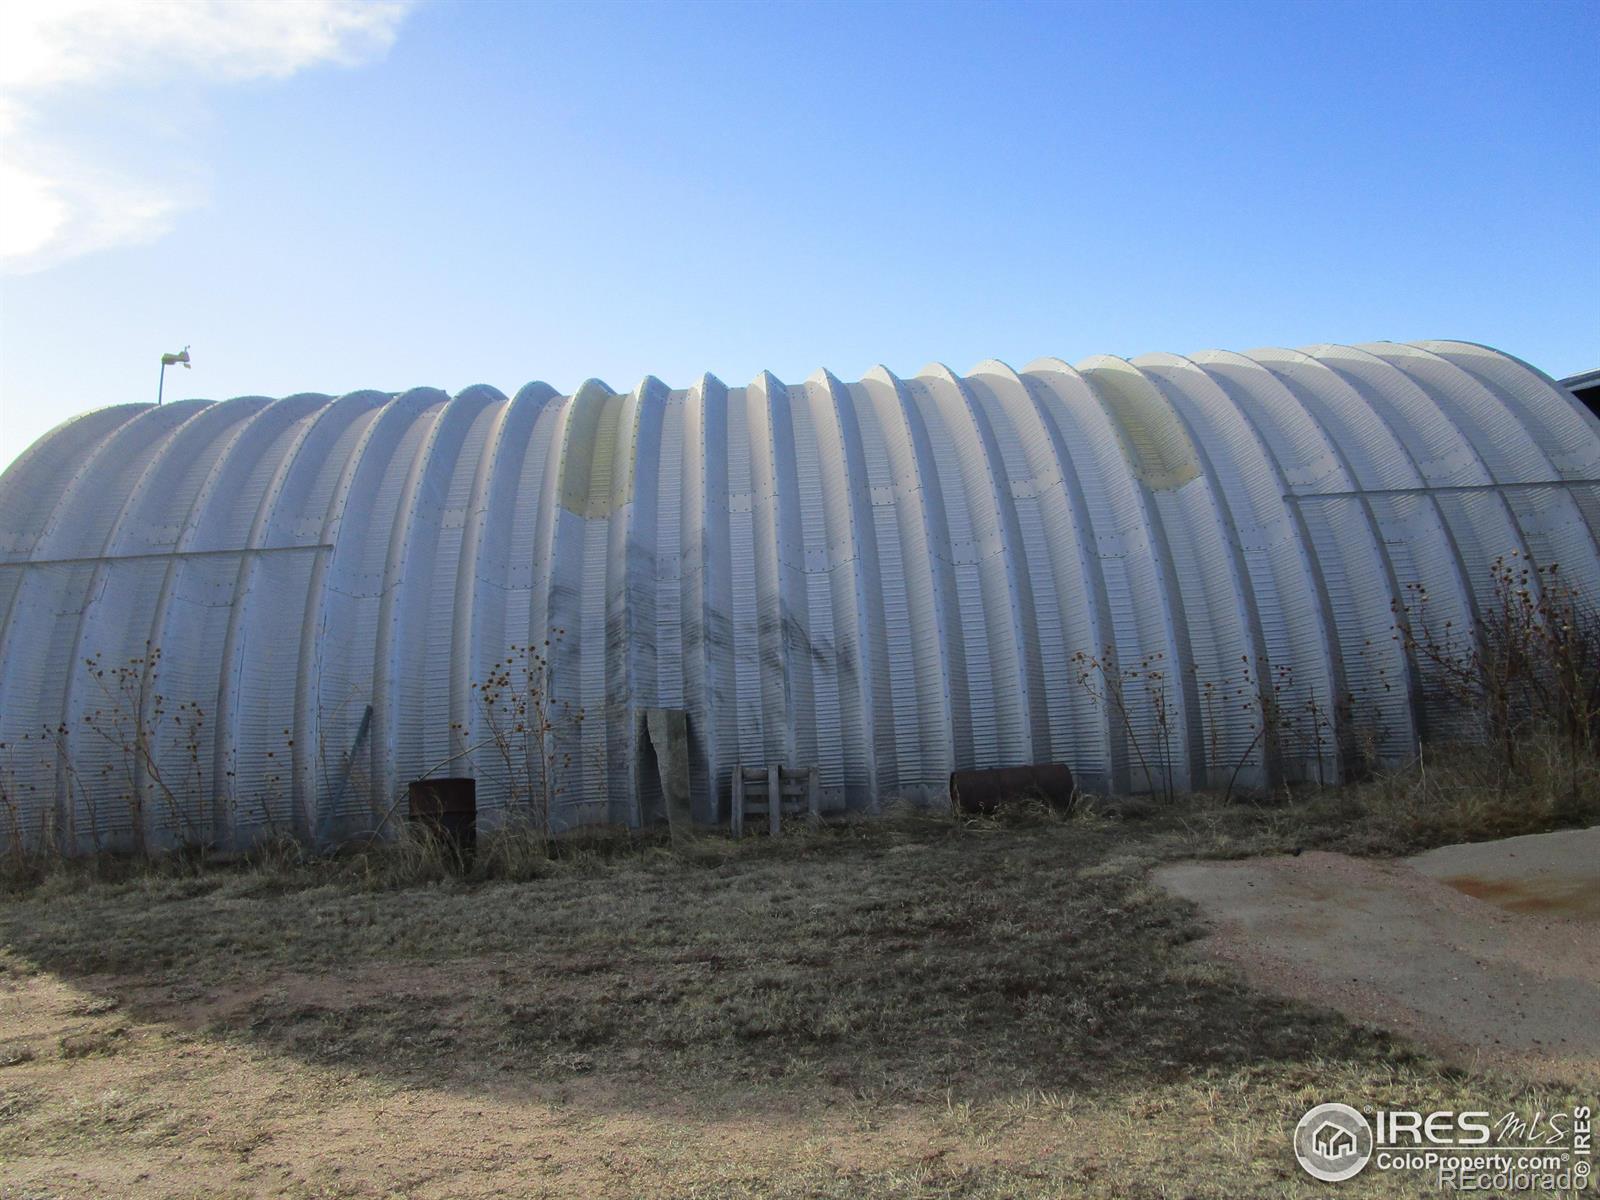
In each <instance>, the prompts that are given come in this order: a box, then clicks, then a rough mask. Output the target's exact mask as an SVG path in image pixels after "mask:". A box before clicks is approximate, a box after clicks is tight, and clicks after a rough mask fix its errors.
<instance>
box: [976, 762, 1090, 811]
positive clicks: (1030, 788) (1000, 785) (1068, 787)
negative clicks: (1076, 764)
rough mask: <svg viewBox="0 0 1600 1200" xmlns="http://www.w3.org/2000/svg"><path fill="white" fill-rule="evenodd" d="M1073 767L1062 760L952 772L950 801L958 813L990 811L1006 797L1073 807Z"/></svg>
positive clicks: (1055, 806) (1058, 806) (1061, 806)
mask: <svg viewBox="0 0 1600 1200" xmlns="http://www.w3.org/2000/svg"><path fill="white" fill-rule="evenodd" d="M1072 796H1073V786H1072V769H1071V768H1070V767H1068V766H1067V765H1066V764H1064V763H1033V764H1030V765H1027V766H1020V767H989V768H986V769H983V770H969V771H955V772H953V773H952V774H951V776H950V801H951V803H952V804H954V805H955V807H956V810H957V811H958V812H965V813H992V812H994V811H995V810H996V809H998V808H999V807H1000V806H1001V804H1003V803H1005V802H1006V801H1007V800H1030V799H1031V800H1041V801H1043V802H1044V803H1045V804H1048V805H1049V806H1050V807H1051V808H1070V807H1071V806H1072Z"/></svg>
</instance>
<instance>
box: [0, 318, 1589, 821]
mask: <svg viewBox="0 0 1600 1200" xmlns="http://www.w3.org/2000/svg"><path fill="white" fill-rule="evenodd" d="M1597 522H1600V422H1597V421H1596V420H1595V418H1594V417H1593V416H1592V414H1590V413H1588V412H1587V411H1586V410H1585V409H1584V408H1583V407H1582V406H1581V405H1580V404H1578V403H1577V402H1576V401H1575V400H1574V399H1573V398H1572V397H1571V396H1570V395H1568V394H1567V393H1565V392H1564V391H1563V390H1561V389H1560V388H1559V387H1558V386H1557V385H1556V384H1554V383H1553V382H1552V381H1551V380H1550V379H1549V378H1548V377H1546V376H1544V375H1542V374H1540V373H1539V372H1538V371H1536V370H1534V369H1533V368H1531V367H1528V366H1527V365H1526V364H1524V363H1520V362H1518V361H1517V360H1515V359H1512V358H1510V357H1508V356H1505V355H1502V354H1499V353H1497V352H1495V351H1492V350H1488V349H1485V348H1483V347H1480V346H1474V345H1471V344H1469V343H1461V342H1428V343H1420V344H1418V345H1415V346H1404V345H1394V344H1389V343H1377V344H1373V345H1369V346H1362V347H1337V346H1318V347H1313V348H1311V349H1309V350H1307V351H1287V350H1260V351H1255V352H1252V353H1251V354H1249V355H1238V354H1226V353H1220V352H1215V353H1208V354H1201V355H1196V356H1194V357H1193V358H1179V357H1176V356H1172V355H1148V356H1145V357H1143V358H1139V359H1135V360H1132V361H1125V360H1122V359H1112V358H1096V359H1091V360H1088V361H1087V362H1085V363H1084V364H1083V365H1082V367H1081V368H1080V369H1077V370H1075V369H1074V368H1072V367H1069V366H1067V365H1066V364H1065V363H1061V362H1057V361H1054V360H1041V361H1040V362H1037V363H1034V364H1032V365H1030V366H1029V367H1028V369H1027V370H1026V371H1025V372H1024V373H1023V374H1021V375H1018V374H1017V373H1015V372H1013V371H1012V370H1011V369H1010V368H1008V367H1006V366H1004V365H1003V364H1000V363H992V362H991V363H984V364H982V365H980V366H979V367H978V368H977V369H976V370H975V371H974V372H973V374H972V375H971V376H969V377H962V376H959V375H956V374H955V373H954V372H951V371H950V370H948V369H947V368H944V367H942V366H937V365H935V366H932V367H929V368H927V369H925V370H924V371H922V372H921V373H920V374H919V375H917V376H916V377H914V378H910V379H906V380H900V379H897V378H896V377H895V376H894V375H892V374H891V373H889V372H888V371H887V370H885V369H883V368H877V369H875V370H873V371H872V372H870V373H869V374H868V376H867V377H866V378H865V379H864V380H862V381H861V382H860V383H857V384H849V385H847V384H843V383H840V382H839V381H838V380H836V379H834V378H833V377H832V376H831V375H828V374H827V373H826V372H819V373H818V374H816V375H814V376H812V377H811V378H810V379H808V380H807V381H806V382H805V383H804V384H800V385H793V386H791V385H787V384H785V383H783V382H782V381H780V380H778V379H775V378H773V377H772V376H771V375H767V374H764V375H762V376H761V377H760V378H758V379H757V380H755V381H754V382H753V383H752V384H751V385H750V386H749V387H747V388H734V389H728V388H725V387H724V386H723V385H722V384H721V383H720V382H718V381H717V380H715V379H713V378H711V377H710V376H707V377H705V378H703V379H701V380H700V381H699V382H698V383H696V384H695V385H694V386H693V387H692V388H690V389H688V390H687V391H673V390H670V389H669V388H668V387H667V386H666V385H665V384H663V383H661V382H660V381H659V380H655V379H645V380H644V381H642V382H641V383H640V385H639V386H638V387H637V388H635V389H634V390H633V391H631V392H629V393H626V394H618V393H615V392H613V391H612V390H611V389H610V388H608V387H606V386H605V385H604V384H601V383H599V382H598V381H590V382H589V383H587V384H585V385H584V386H583V387H582V388H580V389H579V390H578V392H577V394H575V395H574V396H571V397H562V396H559V395H557V394H556V393H555V392H554V391H553V389H551V388H549V387H547V386H545V385H542V384H530V385H528V387H526V388H524V389H522V391H521V392H519V393H518V394H517V396H516V398H515V399H512V400H507V399H506V398H505V397H504V396H503V395H501V394H500V393H499V392H496V391H495V390H494V389H492V388H485V387H476V388H469V389H467V390H466V391H464V392H462V393H461V394H460V395H458V396H456V397H454V398H451V397H448V396H446V395H444V394H443V393H440V392H436V391H431V390H428V389H418V390H416V391H412V392H408V393H406V394H405V395H403V396H399V397H395V396H389V395H385V394H381V393H375V392H363V393H354V394H352V395H350V396H346V397H343V398H342V399H339V400H337V401H334V400H330V399H329V398H328V397H324V396H296V397H290V398H288V399H286V400H282V401H277V402H271V401H266V400H262V399H259V398H254V399H249V398H247V399H241V400H235V401H230V402H228V403H226V404H221V405H206V404H203V403H200V402H185V403H182V404H173V405H167V406H165V407H163V408H159V409H152V408H146V407H140V406H124V407H122V408H117V409H107V410H104V411H103V412H100V413H94V414H89V415H87V416H84V417H81V418H78V419H76V420H74V421H71V422H68V423H67V424H66V425H63V426H62V427H60V428H59V429H57V430H56V431H54V432H53V433H51V434H49V435H47V436H46V437H45V438H44V439H42V440H41V441H40V442H39V443H38V444H37V445H36V446H35V447H33V448H32V449H30V450H29V451H28V453H26V454H25V455H23V457H22V458H20V459H19V460H18V461H17V462H16V463H15V464H14V465H13V466H12V467H11V468H10V469H9V470H8V471H7V473H6V474H5V476H4V477H3V478H0V621H3V624H0V740H3V741H4V742H5V749H4V750H3V751H0V784H3V785H4V788H5V797H6V806H5V808H6V812H5V817H4V820H3V821H0V838H7V837H12V836H25V837H30V838H32V837H39V836H45V835H47V834H48V835H50V836H55V837H57V838H60V839H64V840H65V842H66V843H67V844H69V845H76V846H78V847H79V848H81V849H89V848H92V847H94V846H97V845H98V846H107V845H131V844H138V843H141V842H142V843H144V844H151V845H161V844H170V843H173V842H177V841H186V840H211V841H215V842H221V843H234V844H244V843H247V842H249V841H251V840H252V839H254V838H257V837H260V836H263V835H264V834H268V833H283V832H294V833H296V834H298V835H300V836H307V837H314V838H321V839H334V838H338V837H341V836H345V835H348V834H350V833H352V832H356V831H360V830H365V829H370V828H373V827H374V826H376V825H377V824H378V823H379V822H380V821H381V820H382V819H383V816H384V814H385V813H386V812H387V811H388V810H389V809H390V808H391V807H392V806H393V805H394V804H395V803H396V800H397V799H398V797H399V795H400V792H401V790H402V788H403V785H404V784H405V782H406V781H407V780H408V779H409V778H410V777H411V776H413V775H416V774H420V773H422V772H424V771H427V770H430V769H437V768H443V767H448V768H449V770H450V771H451V772H452V773H470V774H475V775H477V776H479V778H480V780H481V781H482V788H481V791H480V801H481V803H482V805H483V808H484V812H485V819H486V820H489V821H493V820H496V819H506V814H504V813H503V812H502V809H503V806H504V804H505V803H506V801H507V799H508V797H510V796H511V795H512V794H513V792H514V791H515V788H514V786H513V785H514V782H515V781H514V780H513V779H512V778H510V777H507V776H506V771H507V770H508V769H511V768H507V767H506V765H505V762H504V759H503V756H502V755H501V754H500V753H499V751H498V749H496V748H493V747H491V746H489V744H488V740H487V735H488V733H489V727H488V724H487V722H486V719H485V713H484V712H483V701H482V699H481V696H480V694H479V692H478V691H477V689H475V687H474V684H477V683H481V682H483V681H484V680H485V679H487V678H488V677H489V676H490V675H491V674H493V672H494V671H495V669H496V664H503V663H505V662H507V661H508V660H510V661H511V662H512V663H513V665H514V671H515V672H518V673H520V672H522V671H523V670H524V669H525V668H526V666H527V663H528V661H529V659H528V657H527V651H526V650H524V649H523V648H525V647H526V648H529V649H531V651H532V652H533V653H535V654H541V655H545V656H546V657H548V660H549V664H550V666H549V672H548V677H547V678H544V679H541V680H539V681H537V682H538V683H540V684H545V685H548V688H549V696H548V700H547V702H546V708H547V711H548V713H549V714H550V715H551V717H552V718H553V719H554V721H555V723H556V725H557V729H556V732H555V734H554V737H553V741H554V757H555V759H556V765H557V778H556V779H555V780H554V785H555V787H556V788H557V789H558V792H557V795H556V796H555V803H554V806H553V812H552V820H553V823H554V824H556V825H557V826H570V825H574V824H580V823H586V822H596V821H609V822H625V823H631V822H637V821H638V820H640V819H641V813H640V811H639V806H638V799H637V796H638V792H639V786H640V780H639V769H640V764H639V759H638V756H637V755H638V747H637V745H636V738H637V736H638V728H639V726H638V713H639V711H640V710H641V709H642V708H645V707H672V708H677V707H681V708H684V709H686V710H687V711H688V713H689V734H690V742H691V745H690V778H691V788H692V791H693V798H694V805H695V811H696V814H697V816H698V817H699V818H700V819H702V820H713V819H716V818H717V817H718V816H719V815H720V814H722V813H724V812H725V811H726V807H725V797H726V794H727V790H728V777H729V773H730V772H731V771H732V769H733V766H734V764H735V763H736V762H739V761H741V760H742V761H745V762H761V763H771V762H782V763H784V764H785V765H789V766H796V767H805V766H812V765H815V766H817V767H819V768H820V772H821V779H822V781H823V784H824V788H825V791H826V793H827V795H828V798H829V803H830V804H834V805H843V806H848V807H852V808H860V809H868V810H875V809H877V808H878V807H880V806H881V805H882V804H884V803H886V802H889V801H892V800H895V799H897V798H901V797H905V798H910V799H913V800H920V801H926V800H928V799H930V798H937V797H939V796H942V794H943V791H944V788H945V784H946V781H947V779H948V776H949V772H950V771H951V770H952V769H955V768H966V767H978V766H994V765H1004V764H1014V763H1021V762H1030V761H1058V762H1065V763H1067V764H1069V765H1071V766H1072V767H1073V769H1074V771H1075V772H1076V773H1077V774H1078V777H1079V778H1080V779H1081V780H1082V781H1084V782H1085V783H1086V784H1088V785H1089V786H1094V787H1111V788H1125V789H1140V788H1143V787H1146V786H1153V787H1163V786H1166V785H1167V784H1168V783H1170V784H1171V785H1173V786H1177V787H1184V786H1189V785H1191V784H1195V785H1198V784H1201V783H1204V782H1208V781H1209V782H1212V783H1216V782H1219V781H1220V776H1221V775H1222V774H1227V775H1229V776H1231V774H1232V768H1233V766H1234V764H1236V763H1240V762H1243V763H1245V764H1246V766H1247V769H1248V771H1249V772H1253V773H1254V776H1255V777H1256V778H1258V779H1266V778H1269V777H1271V776H1272V775H1273V774H1274V773H1275V772H1278V771H1285V772H1288V773H1290V774H1298V775H1312V774H1316V775H1320V776H1322V777H1324V778H1337V777H1338V773H1339V771H1340V770H1341V769H1342V768H1343V767H1344V766H1345V765H1346V764H1347V763H1348V762H1349V761H1350V760H1351V759H1352V756H1358V757H1365V756H1368V755H1370V754H1371V753H1373V752H1376V753H1377V754H1378V756H1379V757H1381V758H1389V759H1396V758H1400V757H1402V756H1404V755H1405V754H1407V753H1410V752H1411V751H1412V748H1413V747H1414V745H1415V742H1416V740H1417V738H1419V737H1438V736H1442V735H1448V734H1451V733H1452V732H1455V731H1453V730H1452V729H1450V728H1448V727H1446V728H1441V727H1440V726H1439V724H1438V722H1437V721H1436V720H1435V721H1434V722H1433V723H1432V724H1431V725H1430V723H1429V722H1428V721H1427V720H1424V717H1425V716H1426V715H1427V714H1426V713H1425V711H1424V708H1423V705H1422V703H1421V701H1422V698H1423V697H1424V696H1425V695H1427V693H1428V692H1429V690H1430V688H1434V687H1436V686H1437V684H1438V678H1437V667H1435V666H1432V665H1430V664H1429V663H1427V662H1418V661H1415V659H1414V658H1413V657H1412V656H1410V655H1408V654H1407V653H1406V652H1405V649H1404V644H1403V642H1401V641H1399V640H1397V639H1396V638H1395V637H1394V636H1393V632H1394V631H1393V625H1394V621H1395V615H1394V614H1395V609H1396V608H1397V607H1398V608H1399V609H1401V610H1402V611H1405V612H1408V613H1409V619H1411V620H1412V621H1413V622H1414V623H1422V622H1426V623H1427V624H1428V625H1429V627H1430V629H1431V630H1432V631H1433V632H1434V633H1436V634H1437V633H1439V632H1441V631H1443V630H1444V629H1445V627H1446V625H1448V627H1449V629H1450V630H1452V633H1451V634H1450V635H1449V636H1452V637H1456V638H1458V639H1459V638H1465V637H1467V636H1469V631H1470V629H1471V627H1472V622H1473V620H1474V617H1475V615H1476V613H1477V612H1478V611H1480V610H1481V609H1482V608H1483V607H1484V605H1485V604H1486V603H1487V602H1488V601H1490V600H1491V599H1492V597H1493V578H1492V572H1493V569H1494V564H1495V563H1496V561H1497V560H1510V561H1514V562H1531V563H1533V564H1535V565H1540V566H1548V565H1550V564H1552V563H1559V564H1560V570H1561V573H1562V575H1563V577H1564V578H1566V579H1567V580H1568V581H1570V582H1572V583H1575V584H1576V585H1578V586H1579V587H1580V588H1582V589H1584V590H1586V592H1587V594H1588V595H1589V596H1590V597H1591V598H1600V526H1597ZM147 643H148V645H149V646H150V647H151V648H153V649H159V651H160V656H159V664H157V665H151V663H150V662H149V661H148V660H149V659H150V657H151V656H150V655H148V654H147V653H146V645H147ZM90 658H93V659H94V660H95V661H96V662H97V663H98V664H99V665H100V668H102V669H107V670H108V676H95V675H92V674H91V673H90V672H89V671H88V670H87V669H86V668H85V667H84V663H85V660H86V659H90ZM1152 671H1155V672H1159V674H1160V679H1159V681H1157V680H1154V679H1153V678H1152V676H1151V672H1152ZM526 682H527V681H526V679H525V678H523V677H522V676H521V675H520V674H518V675H517V677H516V683H515V686H519V687H520V686H522V685H523V684H524V683H526ZM1229 689H1232V691H1231V692H1230V691H1229ZM1108 691H1114V692H1115V693H1116V697H1115V698H1114V702H1111V701H1112V698H1111V697H1109V696H1108V694H1107V693H1108ZM1097 693H1098V695H1097ZM158 697H159V699H158ZM1271 704H1276V705H1277V706H1279V707H1282V708H1287V709H1289V710H1292V712H1293V713H1294V714H1298V715H1295V716H1293V717H1292V718H1288V719H1286V722H1287V723H1286V728H1291V727H1292V729H1293V730H1294V732H1291V733H1285V734H1283V735H1282V736H1281V737H1280V738H1279V739H1278V744H1277V746H1276V750H1277V753H1276V755H1275V756H1274V755H1273V754H1269V753H1268V749H1267V747H1266V746H1265V745H1257V744H1254V743H1255V742H1256V740H1257V739H1256V730H1258V729H1259V723H1260V721H1261V719H1262V712H1263V710H1264V708H1265V707H1266V706H1268V705H1271ZM179 706H182V710H181V714H180V713H179ZM1252 708H1253V711H1252ZM580 712H581V713H582V719H581V721H579V720H578V717H577V715H578V714H579V713H580ZM1306 713H1310V714H1314V715H1313V716H1310V717H1308V716H1306V715H1305V714H1306ZM1163 728H1164V729H1165V731H1166V733H1165V736H1164V737H1163V735H1162V730H1163ZM119 730H120V732H119ZM140 737H145V738H146V740H147V741H148V744H149V745H150V748H151V753H150V756H149V757H148V759H146V758H143V757H141V752H140V751H139V749H138V746H137V745H136V744H135V743H137V742H138V741H139V738H140ZM518 753H519V754H520V755H521V769H522V770H525V771H526V770H531V769H533V766H534V763H533V760H532V751H531V750H530V749H529V748H528V747H527V746H521V747H519V749H518ZM514 765H515V764H514Z"/></svg>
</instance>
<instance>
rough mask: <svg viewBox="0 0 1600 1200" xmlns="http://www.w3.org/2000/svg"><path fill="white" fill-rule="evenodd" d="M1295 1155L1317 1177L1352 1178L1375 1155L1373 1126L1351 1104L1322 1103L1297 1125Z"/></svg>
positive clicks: (1327, 1179)
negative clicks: (1373, 1152)
mask: <svg viewBox="0 0 1600 1200" xmlns="http://www.w3.org/2000/svg"><path fill="white" fill-rule="evenodd" d="M1294 1156H1295V1158H1296V1159H1298V1160H1299V1162H1300V1165H1301V1166H1302V1167H1304V1168H1305V1169H1306V1174H1308V1175H1310V1176H1311V1177H1312V1178H1313V1179H1320V1180H1322V1181H1323V1182H1324V1183H1338V1182H1339V1181H1341V1180H1344V1179H1349V1178H1350V1177H1351V1176H1353V1175H1356V1174H1359V1173H1360V1171H1361V1168H1362V1167H1364V1166H1366V1165H1367V1160H1368V1159H1370V1158H1371V1157H1372V1126H1371V1125H1369V1124H1367V1119H1366V1117H1364V1116H1362V1115H1361V1114H1360V1113H1359V1112H1357V1111H1356V1110H1355V1109H1353V1108H1351V1107H1350V1106H1349V1105H1348V1104H1319V1105H1317V1106H1316V1107H1315V1108H1313V1109H1312V1110H1311V1111H1310V1112H1308V1113H1306V1115H1305V1116H1303V1117H1301V1118H1300V1123H1299V1124H1298V1125H1296V1126H1295V1127H1294Z"/></svg>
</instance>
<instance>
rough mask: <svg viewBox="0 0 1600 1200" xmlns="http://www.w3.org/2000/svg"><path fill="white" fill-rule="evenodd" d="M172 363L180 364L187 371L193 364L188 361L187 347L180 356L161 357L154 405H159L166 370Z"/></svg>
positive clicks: (165, 355)
mask: <svg viewBox="0 0 1600 1200" xmlns="http://www.w3.org/2000/svg"><path fill="white" fill-rule="evenodd" d="M173 363H182V364H183V365H184V367H185V368H186V369H187V368H189V367H192V366H193V365H194V364H193V363H191V362H190V361H189V347H187V346H185V347H184V348H183V352H182V353H181V354H163V355H162V356H161V382H160V383H158V384H156V403H157V404H160V403H161V393H162V392H164V391H165V390H166V387H167V368H168V367H170V366H171V365H172V364H173Z"/></svg>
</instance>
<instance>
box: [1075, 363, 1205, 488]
mask: <svg viewBox="0 0 1600 1200" xmlns="http://www.w3.org/2000/svg"><path fill="white" fill-rule="evenodd" d="M1091 361H1092V360H1091ZM1102 363H1103V360H1102ZM1102 363H1097V364H1096V365H1094V366H1089V365H1088V364H1085V365H1084V368H1083V369H1082V370H1081V372H1080V373H1081V374H1082V375H1083V376H1084V377H1085V378H1086V379H1088V380H1089V382H1090V385H1091V386H1092V387H1093V388H1094V389H1095V391H1097V392H1098V393H1099V394H1100V396H1101V397H1102V398H1103V399H1104V400H1105V402H1106V405H1107V406H1108V407H1109V408H1110V409H1111V411H1112V413H1113V414H1114V415H1115V416H1116V418H1117V423H1118V424H1119V425H1121V426H1122V430H1123V432H1124V433H1125V434H1127V436H1128V444H1129V445H1130V446H1131V447H1132V448H1133V453H1134V458H1135V460H1136V461H1135V463H1134V466H1135V469H1136V470H1137V471H1138V473H1139V478H1140V479H1142V480H1144V482H1145V485H1146V486H1147V487H1149V488H1151V489H1152V490H1154V491H1158V492H1159V491H1163V490H1172V489H1176V488H1180V487H1182V486H1183V485H1184V484H1186V483H1188V482H1189V481H1190V480H1191V479H1194V478H1196V477H1197V476H1198V475H1199V474H1200V459H1199V456H1198V455H1196V453H1195V449H1194V443H1193V442H1191V441H1190V440H1189V432H1188V430H1186V429H1185V428H1184V427H1183V422H1182V421H1180V420H1179V419H1178V414H1177V413H1176V412H1174V411H1173V408H1172V405H1170V404H1168V403H1167V400H1166V397H1164V396H1162V395H1161V393H1160V392H1159V391H1157V390H1156V385H1155V384H1153V383H1151V382H1150V381H1149V380H1148V379H1146V378H1145V377H1144V376H1143V375H1142V374H1140V373H1139V372H1138V371H1136V370H1135V369H1134V368H1132V367H1130V366H1128V365H1127V364H1126V363H1117V362H1111V363H1104V364H1103V365H1102Z"/></svg>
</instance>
